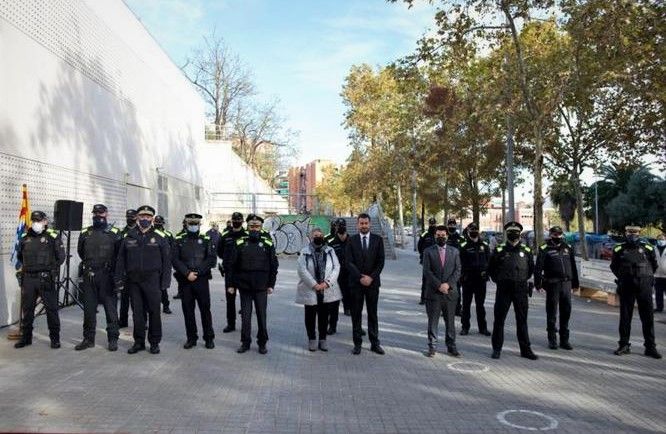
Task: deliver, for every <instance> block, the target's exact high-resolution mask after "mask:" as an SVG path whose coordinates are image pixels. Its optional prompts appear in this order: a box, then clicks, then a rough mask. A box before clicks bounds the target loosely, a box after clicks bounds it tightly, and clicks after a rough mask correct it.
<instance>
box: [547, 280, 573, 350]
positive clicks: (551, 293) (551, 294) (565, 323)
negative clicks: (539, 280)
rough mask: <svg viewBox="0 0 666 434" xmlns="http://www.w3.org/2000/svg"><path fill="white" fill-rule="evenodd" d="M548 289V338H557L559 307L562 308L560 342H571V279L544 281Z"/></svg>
mask: <svg viewBox="0 0 666 434" xmlns="http://www.w3.org/2000/svg"><path fill="white" fill-rule="evenodd" d="M543 287H544V289H545V290H546V331H547V332H548V340H549V341H555V340H556V339H557V331H558V330H557V309H558V307H559V310H560V329H559V331H560V342H569V318H570V317H571V281H570V280H566V281H560V282H544V285H543Z"/></svg>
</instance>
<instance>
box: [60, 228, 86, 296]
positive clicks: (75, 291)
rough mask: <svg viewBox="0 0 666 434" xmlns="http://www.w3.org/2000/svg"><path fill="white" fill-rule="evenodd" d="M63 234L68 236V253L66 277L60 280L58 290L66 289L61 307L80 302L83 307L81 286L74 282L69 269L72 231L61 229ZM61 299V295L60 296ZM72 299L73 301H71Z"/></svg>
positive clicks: (61, 234)
mask: <svg viewBox="0 0 666 434" xmlns="http://www.w3.org/2000/svg"><path fill="white" fill-rule="evenodd" d="M63 234H64V235H65V236H66V237H67V247H66V250H65V252H66V254H67V257H66V259H65V277H64V278H63V279H62V280H58V288H57V289H58V290H60V289H62V290H63V291H64V295H63V297H62V303H61V304H60V307H65V306H69V305H71V304H74V303H76V304H78V305H79V307H80V308H81V309H83V303H82V302H81V300H79V298H80V294H81V288H79V285H77V284H76V282H74V280H73V279H72V278H71V277H70V274H69V271H70V258H71V257H72V254H71V252H72V231H69V230H68V231H63V230H61V231H60V237H62V236H63ZM58 299H60V297H58ZM70 299H71V301H70Z"/></svg>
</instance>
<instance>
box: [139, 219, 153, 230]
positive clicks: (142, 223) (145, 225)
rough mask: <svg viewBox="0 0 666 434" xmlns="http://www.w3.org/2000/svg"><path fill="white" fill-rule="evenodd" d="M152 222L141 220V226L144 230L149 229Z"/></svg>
mask: <svg viewBox="0 0 666 434" xmlns="http://www.w3.org/2000/svg"><path fill="white" fill-rule="evenodd" d="M151 224H152V222H151V221H150V220H139V226H141V227H142V228H144V229H147V228H149V227H150V225H151Z"/></svg>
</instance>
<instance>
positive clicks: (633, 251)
mask: <svg viewBox="0 0 666 434" xmlns="http://www.w3.org/2000/svg"><path fill="white" fill-rule="evenodd" d="M653 249H654V247H652V246H650V245H648V244H644V243H638V244H636V245H628V244H624V243H623V244H619V245H617V246H615V248H614V249H613V251H614V252H615V253H616V254H618V255H619V256H620V257H619V261H620V267H619V272H618V277H619V278H620V279H621V280H627V279H632V278H641V277H652V276H653V275H654V273H653V272H652V265H651V264H650V261H649V260H648V257H647V251H648V250H653Z"/></svg>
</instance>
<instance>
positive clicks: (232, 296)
mask: <svg viewBox="0 0 666 434" xmlns="http://www.w3.org/2000/svg"><path fill="white" fill-rule="evenodd" d="M244 236H247V232H246V231H245V229H244V228H243V214H241V213H239V212H235V213H233V214H232V215H231V229H227V230H225V231H224V232H222V235H221V236H220V242H219V243H218V245H217V256H218V257H219V258H220V259H222V267H224V266H226V262H227V261H228V258H227V257H226V256H227V255H230V254H231V253H232V251H233V250H234V248H235V246H236V241H238V240H239V239H240V238H242V237H244ZM222 270H224V268H222ZM222 270H221V271H222ZM228 282H229V281H228V280H227V279H225V284H228ZM225 289H226V290H225V291H224V294H225V295H224V298H225V301H226V304H227V326H226V327H225V328H224V329H223V330H222V333H230V332H233V331H234V330H236V315H237V314H236V292H235V291H233V292H231V291H229V287H228V285H227V287H226V288H225Z"/></svg>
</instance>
